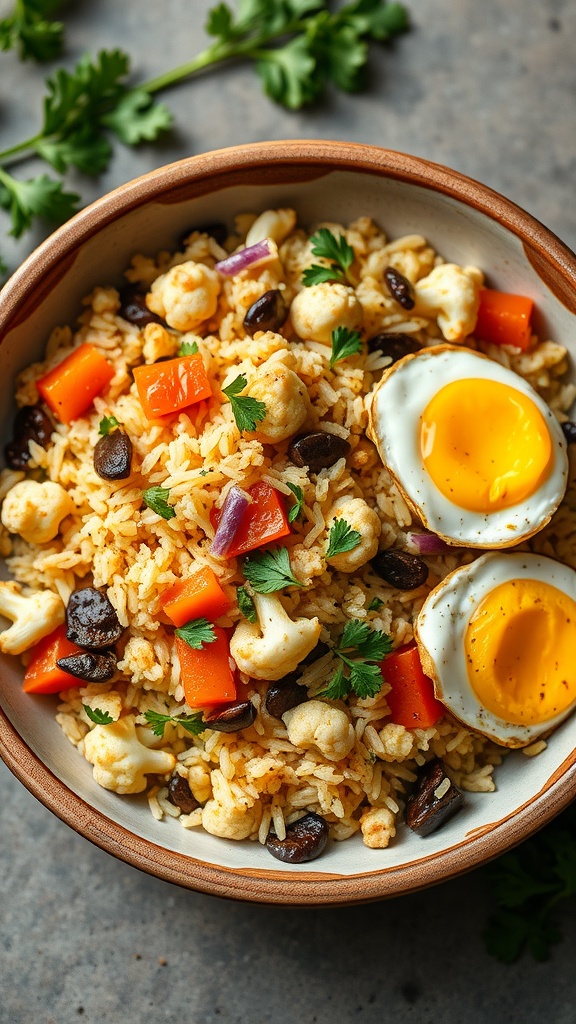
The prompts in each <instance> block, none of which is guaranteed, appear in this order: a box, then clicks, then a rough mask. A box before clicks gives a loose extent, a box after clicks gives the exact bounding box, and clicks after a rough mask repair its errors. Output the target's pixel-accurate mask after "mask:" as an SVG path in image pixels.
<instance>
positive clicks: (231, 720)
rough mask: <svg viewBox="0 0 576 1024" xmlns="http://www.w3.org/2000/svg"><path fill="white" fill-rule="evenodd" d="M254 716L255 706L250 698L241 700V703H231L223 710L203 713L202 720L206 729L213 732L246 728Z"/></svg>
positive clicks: (237, 730) (236, 730) (235, 730)
mask: <svg viewBox="0 0 576 1024" xmlns="http://www.w3.org/2000/svg"><path fill="white" fill-rule="evenodd" d="M255 718H256V708H255V707H254V705H253V703H252V701H251V700H246V701H243V702H242V703H241V704H232V705H231V706H230V707H227V708H225V709H224V711H214V712H212V714H210V715H204V721H205V722H206V727H207V728H208V729H214V731H215V732H239V731H240V729H248V728H249V727H250V726H251V725H252V723H253V722H254V720H255Z"/></svg>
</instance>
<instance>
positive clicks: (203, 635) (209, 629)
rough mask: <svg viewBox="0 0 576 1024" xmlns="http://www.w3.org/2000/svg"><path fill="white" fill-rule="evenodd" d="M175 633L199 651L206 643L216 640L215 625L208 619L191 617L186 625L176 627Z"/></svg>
mask: <svg viewBox="0 0 576 1024" xmlns="http://www.w3.org/2000/svg"><path fill="white" fill-rule="evenodd" d="M174 633H175V635H176V636H178V637H180V639H181V640H184V642H185V643H187V644H188V647H192V648H193V650H195V651H199V650H200V649H201V648H202V647H204V644H213V643H214V641H215V640H216V633H215V632H214V626H213V625H212V623H211V622H208V619H191V620H190V622H187V623H186V624H185V625H184V626H179V627H178V629H175V630H174Z"/></svg>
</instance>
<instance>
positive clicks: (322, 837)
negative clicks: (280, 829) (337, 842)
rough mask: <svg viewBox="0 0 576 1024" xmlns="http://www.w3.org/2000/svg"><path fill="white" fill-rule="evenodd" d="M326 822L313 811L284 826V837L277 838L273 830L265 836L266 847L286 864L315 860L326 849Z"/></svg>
mask: <svg viewBox="0 0 576 1024" xmlns="http://www.w3.org/2000/svg"><path fill="white" fill-rule="evenodd" d="M327 842H328V824H327V822H326V821H325V820H324V818H322V817H321V815H319V814H316V813H315V812H314V811H309V812H308V814H305V815H304V817H303V818H298V821H293V822H292V824H291V825H287V826H286V838H285V839H278V836H277V835H275V833H274V832H269V833H268V835H267V837H266V849H267V850H268V852H269V853H271V854H272V856H273V857H276V859H277V860H283V861H284V862H285V863H287V864H304V863H305V862H306V861H308V860H315V858H316V857H319V856H320V854H321V853H323V852H324V850H325V849H326V844H327Z"/></svg>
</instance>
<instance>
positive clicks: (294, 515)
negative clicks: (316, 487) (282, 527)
mask: <svg viewBox="0 0 576 1024" xmlns="http://www.w3.org/2000/svg"><path fill="white" fill-rule="evenodd" d="M288 487H289V488H290V490H291V491H292V494H293V495H294V497H295V499H296V501H295V502H294V504H293V505H291V506H290V508H289V509H288V522H289V523H293V522H294V520H295V519H298V516H299V515H300V513H301V511H302V509H303V507H304V492H303V490H302V488H301V487H299V486H298V484H291V483H288Z"/></svg>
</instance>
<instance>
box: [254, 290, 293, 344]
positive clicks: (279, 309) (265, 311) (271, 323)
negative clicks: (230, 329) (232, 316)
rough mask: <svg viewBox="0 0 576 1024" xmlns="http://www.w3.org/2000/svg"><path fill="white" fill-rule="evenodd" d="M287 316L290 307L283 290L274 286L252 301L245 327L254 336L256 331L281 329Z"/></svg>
mask: <svg viewBox="0 0 576 1024" xmlns="http://www.w3.org/2000/svg"><path fill="white" fill-rule="evenodd" d="M287 316H288V307H287V305H286V303H285V302H284V299H283V297H282V292H281V291H280V290H279V289H278V288H272V289H271V290H270V291H269V292H264V295H261V296H260V298H259V299H256V302H253V303H252V305H251V306H250V309H249V310H248V312H247V313H246V316H245V317H244V328H245V330H246V333H247V334H249V335H250V337H252V338H253V337H254V335H255V334H256V331H279V330H280V328H281V327H282V325H283V324H284V323H285V322H286V317H287Z"/></svg>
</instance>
